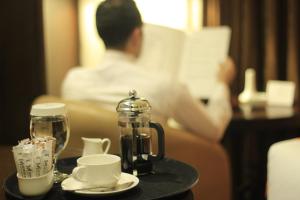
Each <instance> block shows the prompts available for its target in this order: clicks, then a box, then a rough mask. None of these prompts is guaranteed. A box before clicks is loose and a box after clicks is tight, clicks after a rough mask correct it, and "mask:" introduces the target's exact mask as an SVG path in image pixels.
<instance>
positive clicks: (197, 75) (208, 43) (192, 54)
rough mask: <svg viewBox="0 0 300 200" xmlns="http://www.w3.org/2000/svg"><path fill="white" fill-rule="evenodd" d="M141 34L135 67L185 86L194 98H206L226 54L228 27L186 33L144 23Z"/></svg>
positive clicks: (228, 41)
mask: <svg viewBox="0 0 300 200" xmlns="http://www.w3.org/2000/svg"><path fill="white" fill-rule="evenodd" d="M143 31H144V43H143V49H142V53H141V56H140V58H139V60H138V64H139V65H141V66H143V67H145V68H146V69H147V70H151V71H154V72H155V73H166V74H168V75H169V76H171V77H172V78H173V79H174V80H175V79H177V80H180V81H182V82H184V83H186V84H187V86H188V87H189V89H190V91H191V93H192V95H193V96H195V98H203V99H205V98H209V96H210V95H211V92H212V91H213V88H214V86H215V84H216V81H217V72H218V70H219V66H220V63H222V62H223V61H224V60H225V59H226V57H227V55H228V49H229V43H230V35H231V31H230V29H229V27H224V26H221V27H209V28H203V29H202V30H200V31H197V32H193V33H186V32H184V31H181V30H177V29H172V28H167V27H163V26H158V25H152V24H145V25H144V30H143Z"/></svg>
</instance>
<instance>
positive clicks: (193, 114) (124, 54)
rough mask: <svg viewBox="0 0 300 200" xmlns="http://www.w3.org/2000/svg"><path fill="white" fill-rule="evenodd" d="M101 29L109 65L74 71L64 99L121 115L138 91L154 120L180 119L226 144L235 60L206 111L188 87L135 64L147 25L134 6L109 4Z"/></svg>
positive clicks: (126, 0)
mask: <svg viewBox="0 0 300 200" xmlns="http://www.w3.org/2000/svg"><path fill="white" fill-rule="evenodd" d="M96 25H97V30H98V33H99V35H100V37H101V38H102V40H103V41H104V44H105V46H106V49H107V50H106V53H105V55H104V58H103V61H102V63H101V64H100V65H99V66H97V67H96V68H80V67H79V68H74V69H72V70H71V71H70V72H69V73H68V74H67V76H66V78H65V80H64V83H63V87H62V96H63V97H64V98H68V99H78V100H88V101H95V102H97V103H99V104H100V105H101V106H104V107H107V109H110V110H113V111H115V108H116V106H117V103H118V102H119V101H120V100H121V99H124V98H126V97H128V92H129V91H130V90H132V89H135V90H136V91H137V93H138V96H140V97H144V98H146V99H147V100H148V101H149V102H150V104H151V106H152V114H153V115H155V116H158V117H159V118H160V119H162V120H164V121H167V120H168V119H169V118H174V119H175V120H176V121H177V122H178V123H180V124H181V125H182V126H183V127H184V128H185V129H187V130H189V131H191V132H193V133H195V134H197V135H199V136H200V137H204V138H206V139H208V140H211V141H219V140H220V139H222V137H223V134H224V131H225V129H226V127H227V125H228V123H229V121H230V119H231V116H232V111H231V105H230V92H229V88H228V84H229V83H230V82H231V81H232V80H233V78H234V67H233V64H232V62H231V60H227V61H226V62H225V63H224V64H223V65H224V66H222V67H221V68H220V69H222V70H220V73H219V84H218V86H217V87H216V88H215V91H214V93H213V95H212V96H211V98H210V99H209V102H208V104H207V105H204V104H202V103H201V102H200V101H199V100H196V99H194V98H193V97H192V96H191V94H190V92H189V90H188V88H187V87H186V86H185V85H183V84H181V83H179V82H174V81H171V80H170V79H169V78H168V77H166V76H163V75H160V74H152V73H149V72H147V71H145V70H144V69H142V68H141V67H140V66H138V65H137V64H135V60H136V58H137V57H138V56H139V53H140V50H141V46H142V20H141V16H140V13H139V11H138V9H137V7H136V5H135V3H134V1H133V0H105V1H103V2H102V3H101V4H100V5H99V7H98V9H97V12H96Z"/></svg>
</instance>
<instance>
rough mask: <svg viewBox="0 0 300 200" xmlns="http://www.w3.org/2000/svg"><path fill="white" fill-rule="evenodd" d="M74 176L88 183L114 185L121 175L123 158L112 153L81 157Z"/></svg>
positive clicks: (74, 170) (101, 185) (104, 185)
mask: <svg viewBox="0 0 300 200" xmlns="http://www.w3.org/2000/svg"><path fill="white" fill-rule="evenodd" d="M72 176H73V178H75V179H76V180H78V181H81V182H83V183H86V184H87V185H97V186H99V187H114V186H115V185H116V184H117V183H118V180H119V179H120V176H121V158H120V157H119V156H115V155H112V154H97V155H88V156H83V157H80V158H78V159H77V167H75V168H74V169H73V172H72Z"/></svg>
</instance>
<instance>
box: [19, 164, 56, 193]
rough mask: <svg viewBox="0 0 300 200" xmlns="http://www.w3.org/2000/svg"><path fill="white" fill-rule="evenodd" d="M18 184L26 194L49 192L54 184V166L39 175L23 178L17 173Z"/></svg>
mask: <svg viewBox="0 0 300 200" xmlns="http://www.w3.org/2000/svg"><path fill="white" fill-rule="evenodd" d="M17 178H18V186H19V190H20V192H21V194H23V195H25V196H38V195H42V194H45V193H47V192H48V191H49V190H50V189H51V188H52V186H53V167H52V169H51V170H50V171H49V172H48V173H47V174H44V175H42V176H39V177H33V178H23V177H21V176H20V175H19V174H18V173H17Z"/></svg>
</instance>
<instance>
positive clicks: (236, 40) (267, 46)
mask: <svg viewBox="0 0 300 200" xmlns="http://www.w3.org/2000/svg"><path fill="white" fill-rule="evenodd" d="M299 4H300V3H299V1H298V0H278V1H273V0H204V15H205V16H204V24H205V25H207V26H212V25H229V26H230V27H231V29H232V40H231V48H230V56H231V57H232V58H233V59H234V61H235V63H236V67H237V71H238V73H237V78H236V80H235V82H234V85H233V92H234V93H235V94H238V93H240V92H241V91H242V89H243V85H244V72H245V69H246V68H248V67H253V68H254V69H255V70H256V74H257V86H258V89H259V90H263V91H264V90H265V87H266V82H267V81H268V80H274V79H277V80H290V81H294V82H295V83H296V86H297V88H299V75H300V61H299V59H300V55H299V54H300V51H299V49H300V48H299V47H300V44H299V35H300V33H299V24H300V23H299V20H300V18H299V13H300V12H299V11H300V10H299V9H300V5H299ZM218 17H219V18H218ZM296 94H297V91H296Z"/></svg>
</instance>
